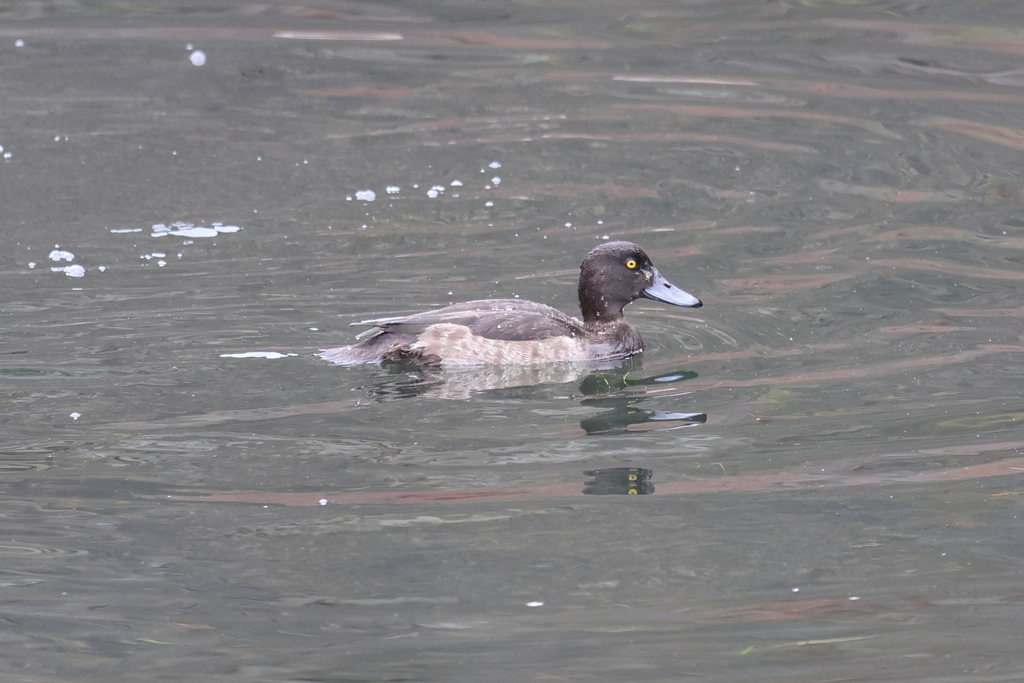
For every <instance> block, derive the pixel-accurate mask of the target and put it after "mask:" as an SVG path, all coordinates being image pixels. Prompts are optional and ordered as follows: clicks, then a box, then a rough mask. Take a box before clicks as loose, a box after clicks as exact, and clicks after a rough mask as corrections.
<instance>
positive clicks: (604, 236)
mask: <svg viewBox="0 0 1024 683" xmlns="http://www.w3.org/2000/svg"><path fill="white" fill-rule="evenodd" d="M601 239H603V240H610V239H611V237H609V236H608V235H601Z"/></svg>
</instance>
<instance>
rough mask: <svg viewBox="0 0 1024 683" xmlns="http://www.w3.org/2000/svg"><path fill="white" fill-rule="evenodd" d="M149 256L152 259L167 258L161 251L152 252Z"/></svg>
mask: <svg viewBox="0 0 1024 683" xmlns="http://www.w3.org/2000/svg"><path fill="white" fill-rule="evenodd" d="M151 256H152V257H153V258H167V254H165V253H164V252H162V251H154V252H153V253H152V254H151Z"/></svg>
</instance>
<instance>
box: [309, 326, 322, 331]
mask: <svg viewBox="0 0 1024 683" xmlns="http://www.w3.org/2000/svg"><path fill="white" fill-rule="evenodd" d="M309 329H310V330H312V331H313V332H319V331H320V328H319V327H311V328H309Z"/></svg>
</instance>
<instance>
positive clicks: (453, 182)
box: [450, 180, 462, 187]
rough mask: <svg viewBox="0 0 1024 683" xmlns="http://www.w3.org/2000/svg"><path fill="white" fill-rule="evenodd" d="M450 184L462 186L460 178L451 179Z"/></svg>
mask: <svg viewBox="0 0 1024 683" xmlns="http://www.w3.org/2000/svg"><path fill="white" fill-rule="evenodd" d="M450 185H451V186H452V187H462V181H461V180H453V181H452V182H451V183H450Z"/></svg>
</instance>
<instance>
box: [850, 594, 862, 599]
mask: <svg viewBox="0 0 1024 683" xmlns="http://www.w3.org/2000/svg"><path fill="white" fill-rule="evenodd" d="M850 600H860V596H859V595H851V596H850Z"/></svg>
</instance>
